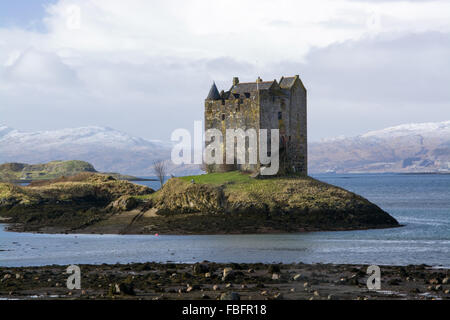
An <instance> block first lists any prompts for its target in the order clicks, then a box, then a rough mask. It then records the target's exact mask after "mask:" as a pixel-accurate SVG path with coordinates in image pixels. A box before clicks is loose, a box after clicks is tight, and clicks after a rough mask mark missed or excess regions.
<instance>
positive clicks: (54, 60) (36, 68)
mask: <svg viewBox="0 0 450 320" xmlns="http://www.w3.org/2000/svg"><path fill="white" fill-rule="evenodd" d="M3 72H4V77H5V78H4V81H8V82H14V83H16V84H35V85H39V86H42V85H45V86H49V85H51V86H61V85H71V84H75V83H76V82H77V76H76V73H75V72H74V71H73V70H72V69H71V68H70V67H69V66H67V65H66V64H64V63H63V62H62V60H61V58H60V57H59V56H58V55H56V54H55V53H48V52H41V51H37V50H34V49H29V50H26V51H25V52H22V53H19V52H18V51H15V52H13V53H12V54H11V56H10V57H9V59H8V61H7V63H6V65H5V67H4V71H3Z"/></svg>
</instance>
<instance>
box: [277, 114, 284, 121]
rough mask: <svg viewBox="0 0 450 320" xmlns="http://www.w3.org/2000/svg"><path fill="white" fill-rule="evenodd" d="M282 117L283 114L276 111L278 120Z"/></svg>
mask: <svg viewBox="0 0 450 320" xmlns="http://www.w3.org/2000/svg"><path fill="white" fill-rule="evenodd" d="M281 119H283V114H282V113H281V112H278V120H281Z"/></svg>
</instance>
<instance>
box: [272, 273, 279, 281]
mask: <svg viewBox="0 0 450 320" xmlns="http://www.w3.org/2000/svg"><path fill="white" fill-rule="evenodd" d="M279 279H280V275H279V274H278V273H274V274H272V280H279Z"/></svg>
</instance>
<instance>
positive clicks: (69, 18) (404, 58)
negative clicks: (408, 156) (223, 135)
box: [0, 0, 450, 140]
mask: <svg viewBox="0 0 450 320" xmlns="http://www.w3.org/2000/svg"><path fill="white" fill-rule="evenodd" d="M73 6H78V7H79V8H80V17H79V18H80V20H79V28H78V27H77V28H73V26H74V25H73V18H74V17H73V12H74V11H73V10H69V9H70V8H73ZM44 24H45V26H46V27H47V32H45V33H38V32H33V31H26V30H20V29H0V99H1V100H2V104H0V113H1V115H2V122H5V123H7V124H9V125H10V126H16V127H19V128H23V129H46V128H48V129H51V128H58V127H64V126H70V127H73V126H83V125H104V126H111V127H115V128H118V129H121V130H124V131H128V132H130V133H132V134H134V135H140V136H143V137H146V138H158V139H163V140H167V139H168V138H169V137H170V132H171V131H172V130H173V129H175V128H178V127H188V128H189V127H190V126H191V125H192V122H193V121H194V120H198V119H201V118H202V115H203V99H204V96H205V95H206V93H207V91H208V89H209V86H210V83H211V82H212V80H213V79H214V80H216V81H217V82H218V85H219V86H220V87H221V88H224V89H227V88H228V86H229V85H230V79H231V77H232V76H233V75H239V76H240V77H241V78H243V79H248V80H253V79H254V78H256V76H257V75H259V74H260V75H262V76H263V77H266V78H267V77H269V78H271V79H272V78H274V77H277V78H279V77H280V76H281V75H282V74H294V73H300V74H301V75H302V76H305V77H306V78H305V79H304V80H305V82H306V85H307V86H308V88H309V89H310V99H309V103H310V110H313V111H312V112H311V113H310V114H313V115H314V110H317V109H320V110H323V111H324V112H328V113H330V114H333V113H334V110H335V105H333V104H332V103H331V104H330V103H329V102H327V101H334V104H336V102H337V101H340V102H341V106H340V108H344V107H342V105H345V106H346V107H345V108H344V109H345V110H344V111H345V112H348V113H349V114H353V115H356V114H361V116H363V114H362V113H361V108H362V107H361V106H362V105H366V106H368V105H370V106H372V105H374V104H375V105H380V104H384V105H389V106H393V107H395V103H397V104H398V105H401V103H398V102H399V101H401V102H402V103H406V102H407V103H411V104H414V105H416V106H417V107H416V109H417V110H420V108H421V107H422V108H423V106H424V105H428V106H430V105H432V106H436V109H434V110H442V109H441V108H440V107H437V106H438V105H442V99H446V98H447V93H446V92H447V91H445V90H444V89H443V86H439V85H437V86H433V88H431V89H430V87H429V86H428V81H435V82H439V83H440V82H442V80H443V79H444V80H446V79H448V73H449V72H450V71H448V70H445V69H444V70H443V68H446V67H447V66H448V64H447V62H446V61H447V60H448V58H447V57H448V51H447V49H448V47H449V46H450V45H448V44H447V43H446V42H445V43H444V45H437V44H438V43H440V42H441V40H440V39H437V38H436V37H431V40H427V37H426V36H424V37H419V38H417V39H414V38H413V36H410V37H409V38H408V35H410V34H415V33H419V34H429V35H431V34H437V32H440V33H442V34H443V37H444V38H445V37H447V34H448V33H450V3H448V2H447V1H430V2H428V1H414V2H408V1H396V2H394V3H392V2H384V1H344V0H317V1H298V0H284V1H271V0H270V1H269V0H248V1H237V0H235V1H234V0H233V1H231V0H226V1H225V0H216V1H210V0H192V1H181V0H180V1H176V0H167V1H147V0H142V1H139V0H129V1H122V0H92V1H83V0H60V1H58V3H56V4H55V5H51V6H49V7H48V8H47V15H46V17H45V19H44ZM75 25H77V24H75ZM388 34H392V35H393V36H391V38H392V39H391V42H392V43H397V42H396V39H403V40H402V41H401V42H399V45H397V46H395V45H387V44H386V41H388V40H386V35H388ZM371 39H372V40H371ZM405 39H406V40H405ZM379 43H380V45H378V44H379ZM411 43H414V45H413V46H412V47H411V50H413V51H408V50H407V48H408V46H409V45H410V44H411ZM358 44H360V45H358ZM401 48H405V49H404V50H402V49H401ZM408 59H409V60H408ZM415 61H416V62H417V61H419V62H420V63H419V64H418V65H417V64H416V67H415V69H414V71H415V72H413V71H412V69H411V66H412V65H414V63H413V62H415ZM438 71H440V72H438ZM415 74H420V75H421V76H420V77H417V80H416V82H415V84H414V85H413V88H414V90H415V91H414V92H411V90H410V89H409V87H408V84H406V83H405V82H404V81H406V82H407V80H409V79H410V78H413V77H414V76H415ZM433 74H434V76H435V80H433ZM381 75H383V77H384V78H385V79H384V80H385V81H386V82H380V81H381V79H380V77H381ZM399 75H403V76H399ZM366 76H367V77H369V80H368V81H366V82H365V81H364V79H365V77H366ZM424 79H427V80H424ZM331 80H333V81H331ZM364 84H366V85H367V86H365V85H364ZM369 84H370V86H369ZM344 85H351V86H353V85H357V87H358V90H355V91H351V90H345V89H342V88H343V86H344ZM388 85H391V87H388ZM377 86H379V87H380V88H383V89H382V90H383V94H380V95H377V94H376V93H374V92H375V91H376V90H371V89H372V88H373V87H375V88H376V87H377ZM393 88H396V89H393ZM418 89H420V90H418ZM422 92H423V94H422ZM317 93H319V94H317ZM439 95H441V98H440V99H441V100H440V101H436V99H437V98H436V97H437V96H439ZM397 108H398V107H397ZM369 109H370V108H369ZM61 110H63V111H64V112H61V113H59V112H60V111H61ZM398 110H400V109H398ZM55 111H57V112H55ZM367 112H368V113H367V114H370V110H369V111H367ZM418 112H419V111H418ZM430 113H431V114H437V113H438V112H437V111H436V112H430ZM417 114H418V113H417ZM396 116H398V115H396ZM374 118H376V117H374ZM380 118H381V117H380ZM377 119H378V118H377ZM312 120H314V121H310V122H309V125H310V127H311V128H312V130H311V132H312V133H313V137H314V136H317V137H319V136H323V135H325V136H330V135H335V134H336V135H337V134H341V133H344V134H346V132H341V131H342V126H346V127H350V125H349V124H348V123H347V124H345V125H344V124H343V125H342V126H341V127H339V126H336V125H330V126H323V125H322V124H321V123H319V121H320V120H319V118H318V117H316V118H313V119H312ZM353 120H354V119H352V121H353ZM432 120H433V119H430V121H432ZM435 120H438V119H435ZM343 122H345V121H344V117H343ZM405 122H408V119H405ZM360 123H361V125H363V124H364V123H365V122H364V120H362V122H360ZM382 125H383V126H384V123H383V124H381V122H380V126H382ZM371 128H374V127H371ZM319 129H320V130H319ZM374 129H375V128H374Z"/></svg>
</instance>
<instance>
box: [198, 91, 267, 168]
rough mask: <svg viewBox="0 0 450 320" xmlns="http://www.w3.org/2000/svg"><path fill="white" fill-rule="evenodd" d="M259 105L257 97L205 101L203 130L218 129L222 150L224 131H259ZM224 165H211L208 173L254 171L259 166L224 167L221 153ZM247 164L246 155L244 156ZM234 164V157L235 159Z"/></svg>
mask: <svg viewBox="0 0 450 320" xmlns="http://www.w3.org/2000/svg"><path fill="white" fill-rule="evenodd" d="M259 114H260V112H259V105H258V102H257V97H255V96H250V97H249V98H245V99H234V98H233V99H228V100H207V101H206V102H205V130H208V129H211V128H214V129H219V130H221V132H222V136H223V145H222V147H223V150H225V146H226V129H243V130H247V129H251V128H252V129H255V130H257V132H258V130H259ZM223 155H224V158H223V163H224V165H212V166H209V167H208V168H207V171H208V172H223V171H231V170H236V169H237V170H242V171H255V170H257V169H259V165H258V164H256V165H250V164H245V165H240V164H237V163H235V164H234V165H225V163H226V158H225V152H223ZM246 158H247V160H246V162H248V154H247V155H246ZM235 162H236V157H235Z"/></svg>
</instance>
